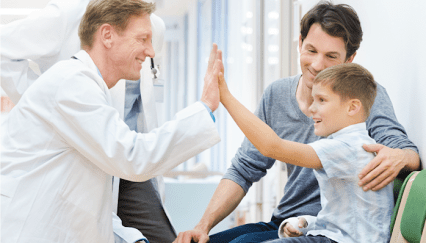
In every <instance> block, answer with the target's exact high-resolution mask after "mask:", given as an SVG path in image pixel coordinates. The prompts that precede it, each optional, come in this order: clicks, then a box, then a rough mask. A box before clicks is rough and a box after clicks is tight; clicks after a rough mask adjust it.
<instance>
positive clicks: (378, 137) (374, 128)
mask: <svg viewBox="0 0 426 243" xmlns="http://www.w3.org/2000/svg"><path fill="white" fill-rule="evenodd" d="M366 124H367V130H368V134H369V135H370V137H372V138H373V139H374V140H375V141H376V142H377V143H379V144H383V145H385V146H387V147H390V148H399V149H411V150H413V151H415V152H417V153H419V150H418V148H417V146H416V145H414V143H413V142H412V141H411V140H410V139H408V136H407V133H406V131H405V129H404V127H403V126H402V125H401V124H400V123H399V122H398V120H397V118H396V116H395V112H394V109H393V106H392V102H391V100H390V98H389V96H388V94H387V92H386V89H385V88H384V87H383V86H381V85H378V86H377V96H376V99H375V101H374V104H373V107H372V109H371V112H370V116H369V117H368V119H367V121H366Z"/></svg>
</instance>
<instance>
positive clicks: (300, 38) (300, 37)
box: [299, 35, 303, 53]
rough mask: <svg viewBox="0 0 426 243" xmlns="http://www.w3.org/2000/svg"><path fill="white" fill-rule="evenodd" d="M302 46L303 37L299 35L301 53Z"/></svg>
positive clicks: (300, 51) (300, 50)
mask: <svg viewBox="0 0 426 243" xmlns="http://www.w3.org/2000/svg"><path fill="white" fill-rule="evenodd" d="M302 44H303V41H302V35H299V53H302Z"/></svg>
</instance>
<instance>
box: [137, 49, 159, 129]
mask: <svg viewBox="0 0 426 243" xmlns="http://www.w3.org/2000/svg"><path fill="white" fill-rule="evenodd" d="M150 65H151V59H150V58H149V57H147V58H146V59H145V62H144V63H143V64H142V70H141V82H140V89H141V96H142V105H143V111H144V118H145V121H146V123H145V124H146V126H147V129H148V130H147V131H144V132H149V131H151V130H152V129H154V128H156V127H157V126H158V123H157V112H156V106H155V94H154V84H153V81H152V74H151V66H150Z"/></svg>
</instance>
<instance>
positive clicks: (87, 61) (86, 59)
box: [74, 50, 113, 105]
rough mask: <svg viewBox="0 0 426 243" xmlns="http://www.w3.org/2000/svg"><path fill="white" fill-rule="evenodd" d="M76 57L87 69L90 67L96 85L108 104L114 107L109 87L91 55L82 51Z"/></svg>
mask: <svg viewBox="0 0 426 243" xmlns="http://www.w3.org/2000/svg"><path fill="white" fill-rule="evenodd" d="M74 56H75V57H76V58H77V59H78V60H80V61H81V62H82V63H83V64H84V65H85V66H86V67H88V68H89V69H90V70H91V71H93V76H92V78H93V79H94V80H95V81H96V83H97V84H98V85H99V87H100V88H101V89H102V91H103V92H104V93H105V95H106V98H107V102H108V104H110V105H112V103H113V102H112V98H111V93H110V91H109V89H108V86H107V85H106V83H105V81H104V80H103V79H102V77H101V76H100V75H99V74H98V68H97V67H96V65H95V63H94V62H93V60H92V58H91V57H90V55H89V54H88V53H87V52H86V51H84V50H81V51H79V52H77V54H75V55H74Z"/></svg>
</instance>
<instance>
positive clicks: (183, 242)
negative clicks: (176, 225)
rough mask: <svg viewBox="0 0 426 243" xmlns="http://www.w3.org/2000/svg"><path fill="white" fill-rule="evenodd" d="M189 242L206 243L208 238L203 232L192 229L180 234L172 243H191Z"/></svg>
mask: <svg viewBox="0 0 426 243" xmlns="http://www.w3.org/2000/svg"><path fill="white" fill-rule="evenodd" d="M191 242H198V243H207V242H209V236H208V235H207V233H206V232H203V231H201V230H197V228H194V229H193V230H188V231H185V232H180V233H179V235H178V236H177V238H176V239H175V241H173V243H191Z"/></svg>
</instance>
